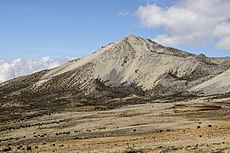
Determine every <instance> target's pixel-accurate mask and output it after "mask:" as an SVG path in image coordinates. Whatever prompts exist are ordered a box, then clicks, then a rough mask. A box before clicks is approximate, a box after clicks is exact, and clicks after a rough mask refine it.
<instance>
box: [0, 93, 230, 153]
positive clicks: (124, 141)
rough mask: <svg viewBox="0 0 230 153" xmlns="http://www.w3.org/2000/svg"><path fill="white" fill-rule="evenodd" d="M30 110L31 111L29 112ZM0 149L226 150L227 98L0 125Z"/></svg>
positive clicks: (72, 112) (229, 137)
mask: <svg viewBox="0 0 230 153" xmlns="http://www.w3.org/2000/svg"><path fill="white" fill-rule="evenodd" d="M30 113H36V112H30ZM0 151H1V152H60V153H63V152H74V153H76V152H92V153H94V152H99V153H102V152H112V153H113V152H120V153H128V152H130V153H135V152H140V153H141V152H158V153H168V152H196V153H198V152H199V153H200V152H201V153H202V152H213V153H214V152H215V153H219V152H224V153H227V152H230V98H212V97H203V98H195V99H190V100H183V101H175V102H165V101H164V102H163V103H162V101H153V102H149V103H146V104H136V105H127V106H121V107H119V108H115V109H107V110H95V109H92V108H91V106H85V107H82V110H81V111H80V110H79V109H74V108H73V109H70V108H69V109H67V110H65V111H64V112H61V113H52V114H48V115H41V116H36V117H33V118H27V119H24V120H8V121H5V122H2V123H0Z"/></svg>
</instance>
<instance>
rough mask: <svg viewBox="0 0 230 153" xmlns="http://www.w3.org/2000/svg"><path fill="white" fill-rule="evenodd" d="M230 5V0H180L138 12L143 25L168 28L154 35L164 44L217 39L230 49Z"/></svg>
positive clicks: (144, 26) (206, 41)
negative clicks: (166, 5)
mask: <svg viewBox="0 0 230 153" xmlns="http://www.w3.org/2000/svg"><path fill="white" fill-rule="evenodd" d="M229 8H230V1H229V0H199V1H194V0H176V1H175V3H173V5H171V6H169V7H162V6H159V5H157V4H155V3H149V4H146V5H144V6H140V7H139V8H138V10H137V12H136V15H137V16H138V18H139V19H140V22H141V26H142V27H143V28H152V29H157V28H160V29H162V30H163V31H164V32H163V33H162V34H159V35H156V36H155V37H154V38H153V40H155V41H157V42H159V43H162V44H164V45H178V44H179V45H180V44H186V45H188V44H189V45H199V44H205V43H214V44H215V47H217V48H219V49H230V9H229Z"/></svg>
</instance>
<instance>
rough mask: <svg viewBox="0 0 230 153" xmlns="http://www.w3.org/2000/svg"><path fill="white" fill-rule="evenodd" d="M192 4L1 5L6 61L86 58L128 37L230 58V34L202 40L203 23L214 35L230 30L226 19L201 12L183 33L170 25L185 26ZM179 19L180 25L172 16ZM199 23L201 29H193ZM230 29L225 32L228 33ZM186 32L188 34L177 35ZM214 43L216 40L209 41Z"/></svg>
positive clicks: (0, 43)
mask: <svg viewBox="0 0 230 153" xmlns="http://www.w3.org/2000/svg"><path fill="white" fill-rule="evenodd" d="M201 1H202V2H203V1H204V3H205V4H200V5H201V6H202V5H206V7H207V6H210V9H212V3H211V4H210V5H209V2H208V0H201ZM217 2H219V3H218V4H215V5H219V7H220V10H223V11H225V10H224V9H222V8H221V7H224V6H223V5H222V4H223V3H224V2H226V1H223V0H217ZM175 3H176V4H175ZM193 3H194V1H193ZM189 4H190V0H185V1H184V2H181V0H178V1H172V0H171V1H170V0H152V1H151V0H87V1H84V0H0V23H1V24H0V59H1V60H13V59H16V58H23V59H37V58H42V57H45V56H49V57H51V58H62V57H67V56H71V57H82V56H85V55H88V54H90V53H92V52H94V51H95V50H97V49H99V48H100V47H101V46H104V45H106V44H108V43H110V42H113V41H116V40H118V39H120V38H122V37H124V36H126V35H128V34H134V35H138V36H141V37H145V38H151V39H153V40H157V41H159V42H160V43H161V42H162V43H163V44H164V45H167V46H173V47H176V48H179V49H183V50H187V51H189V52H193V53H196V54H198V53H204V54H206V55H208V56H229V55H230V50H229V49H230V47H229V48H228V45H226V44H228V40H229V39H228V37H227V36H228V33H227V34H226V32H224V36H219V35H218V36H217V35H215V34H213V35H209V34H208V33H209V32H206V33H205V32H204V34H202V36H197V33H199V32H200V33H202V32H201V31H204V28H203V27H205V26H206V25H205V26H204V25H203V24H204V23H200V20H203V19H204V20H206V19H207V21H210V22H207V24H209V25H213V26H212V27H209V26H207V27H209V28H210V30H209V31H212V30H215V29H218V28H217V27H221V25H223V23H227V24H228V22H229V21H226V19H228V17H229V16H224V17H225V18H224V19H225V20H224V21H222V20H221V21H216V22H213V21H211V19H210V18H211V17H212V16H211V17H210V15H209V14H210V12H208V13H209V14H208V13H207V12H199V10H198V11H197V12H198V13H197V14H195V15H197V16H198V18H197V20H194V22H191V23H190V22H188V23H187V24H186V26H187V27H186V26H185V27H183V28H181V27H178V24H177V23H173V22H172V23H171V22H170V23H168V22H166V20H167V21H170V20H172V21H178V23H180V21H181V20H182V19H184V17H180V18H176V17H177V13H178V12H180V11H181V10H184V8H185V10H186V9H188V8H186V7H187V6H188V5H189ZM207 4H208V5H207ZM200 5H199V6H200ZM213 5H214V4H213ZM225 5H226V6H228V4H225ZM175 8H176V9H175ZM197 8H199V7H196V6H195V5H194V9H193V10H191V12H192V11H194V10H197ZM148 11H149V12H151V11H152V12H153V14H154V12H156V13H155V14H157V13H158V14H157V15H159V16H163V18H162V21H157V20H155V19H158V16H154V15H153V14H151V13H150V14H148ZM146 12H147V13H146ZM173 13H175V19H174V18H173V17H170V15H169V14H173ZM195 13H196V12H195ZM211 13H212V12H211ZM214 13H215V12H214ZM204 14H205V15H206V14H208V15H206V16H205V15H204ZM216 14H218V15H219V16H221V17H222V14H230V13H229V12H218V11H217V13H216ZM185 15H186V12H185ZM189 15H190V14H188V21H190V20H189V19H190V18H189ZM165 16H168V17H165ZM193 16H194V15H193ZM219 16H217V17H219ZM163 19H164V21H163ZM192 19H193V18H192V17H191V20H192ZM182 21H183V22H187V21H186V20H182ZM192 21H193V20H192ZM196 22H199V23H198V25H201V26H199V27H198V28H190V27H193V26H194V23H195V24H196ZM182 26H183V23H182ZM224 26H225V27H223V28H222V29H226V27H228V25H224ZM200 27H202V28H200ZM173 28H174V29H173ZM180 28H181V29H182V30H181V31H179V32H178V33H177V31H176V30H175V29H180ZM199 28H200V29H199ZM184 29H188V31H186V30H184ZM222 31H223V30H222ZM193 34H194V36H193V37H192V38H190V36H191V35H193ZM195 34H196V35H195ZM226 35H227V36H226ZM185 36H186V37H185ZM210 37H211V40H209V41H206V40H207V39H209V38H210ZM220 40H222V42H221V41H220ZM203 41H204V42H203ZM219 42H221V44H220V43H219ZM219 44H220V45H219ZM216 46H219V47H216ZM229 46H230V45H229Z"/></svg>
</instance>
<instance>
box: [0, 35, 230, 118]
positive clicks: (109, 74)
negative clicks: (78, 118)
mask: <svg viewBox="0 0 230 153" xmlns="http://www.w3.org/2000/svg"><path fill="white" fill-rule="evenodd" d="M229 69H230V58H229V57H224V58H209V57H206V56H205V55H195V54H191V53H188V52H184V51H181V50H177V49H174V48H169V47H164V46H162V45H160V44H158V43H156V42H153V41H152V40H150V39H144V38H141V37H137V36H133V35H128V36H127V37H124V38H122V39H120V40H118V41H116V42H113V43H110V44H108V45H107V46H104V47H102V48H101V49H99V50H98V51H96V52H94V53H93V54H91V55H89V56H87V57H84V58H81V59H76V60H72V61H69V62H68V63H66V64H64V65H61V66H58V67H56V68H53V69H50V70H44V71H41V72H37V73H35V74H32V75H28V76H22V77H18V78H16V79H13V80H10V81H7V82H4V83H2V84H0V97H1V98H0V108H1V109H2V110H4V111H9V112H10V111H11V110H14V112H11V113H13V114H15V113H17V110H24V109H26V110H37V109H39V110H44V112H47V111H48V112H53V111H60V107H61V108H63V109H62V110H65V109H80V108H81V106H83V105H84V106H85V105H87V106H89V107H94V108H93V109H95V108H98V109H105V107H106V108H107V107H113V106H114V105H116V106H117V105H122V104H123V103H139V102H143V101H144V102H145V101H149V100H151V99H156V98H159V97H169V96H171V97H173V96H182V97H183V96H189V95H192V96H206V95H225V94H228V93H229V92H230V80H229V78H230V71H229ZM96 106H97V107H96ZM15 107H17V108H19V109H14V108H15ZM4 111H3V112H4ZM39 112H40V111H39Z"/></svg>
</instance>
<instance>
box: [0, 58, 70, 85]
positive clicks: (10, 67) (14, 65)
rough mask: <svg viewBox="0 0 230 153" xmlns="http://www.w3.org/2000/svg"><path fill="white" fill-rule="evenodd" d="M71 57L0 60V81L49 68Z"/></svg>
mask: <svg viewBox="0 0 230 153" xmlns="http://www.w3.org/2000/svg"><path fill="white" fill-rule="evenodd" d="M72 59H73V58H70V57H67V58H63V59H51V58H50V57H48V56H47V57H42V58H40V59H38V60H25V59H21V58H18V59H15V60H8V61H7V60H0V83H1V82H4V81H7V80H10V79H12V78H15V77H18V76H22V75H28V74H31V73H34V72H37V71H41V70H44V69H49V68H53V67H56V66H58V65H60V64H63V63H65V62H67V61H69V60H72Z"/></svg>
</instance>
